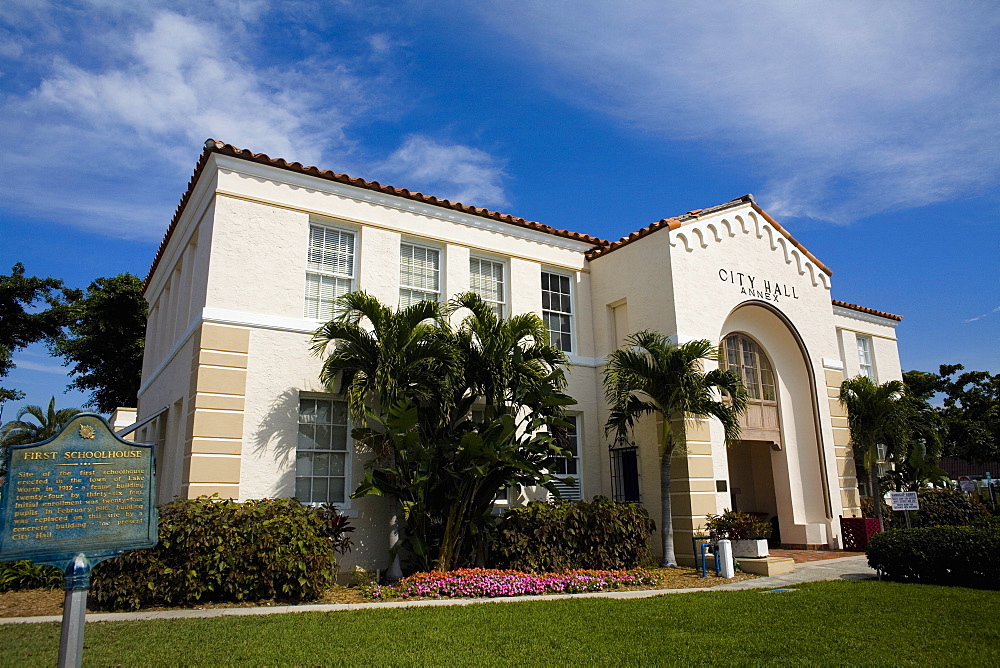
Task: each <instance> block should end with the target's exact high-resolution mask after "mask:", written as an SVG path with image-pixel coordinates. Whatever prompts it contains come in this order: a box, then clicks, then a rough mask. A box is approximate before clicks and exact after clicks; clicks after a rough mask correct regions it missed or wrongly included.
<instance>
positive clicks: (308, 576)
mask: <svg viewBox="0 0 1000 668" xmlns="http://www.w3.org/2000/svg"><path fill="white" fill-rule="evenodd" d="M352 530H353V529H352V528H351V527H350V526H348V525H347V521H346V519H345V518H344V517H343V516H341V515H338V514H337V513H336V511H335V510H333V509H332V508H328V507H322V508H314V507H310V506H304V505H302V504H300V503H299V502H298V501H296V500H295V499H261V500H254V501H247V502H245V503H236V502H233V501H218V500H212V499H209V498H205V497H202V498H200V499H191V500H186V499H182V500H177V501H172V502H170V503H167V504H165V505H163V506H161V507H160V543H159V545H157V546H156V547H155V548H153V549H151V550H135V551H132V552H127V553H125V554H124V555H122V556H121V557H117V558H115V559H109V560H108V561H104V562H102V563H100V564H98V565H97V566H95V567H94V571H93V575H92V578H91V591H90V600H89V603H90V604H91V605H92V606H93V607H94V608H98V609H108V610H135V609H138V608H139V607H140V606H149V605H187V604H192V603H196V602H213V601H262V600H272V599H277V600H283V601H306V600H315V599H316V598H317V597H318V596H319V595H320V593H321V592H322V591H323V590H324V589H325V588H326V587H327V586H329V585H330V584H331V582H332V579H333V576H334V571H335V568H336V553H338V552H339V553H343V552H344V551H346V550H348V549H350V540H349V539H348V537H347V532H349V531H352Z"/></svg>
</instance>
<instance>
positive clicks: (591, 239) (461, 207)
mask: <svg viewBox="0 0 1000 668" xmlns="http://www.w3.org/2000/svg"><path fill="white" fill-rule="evenodd" d="M213 153H219V154H222V155H229V156H232V157H234V158H241V159H243V160H249V161H250V162H256V163H259V164H262V165H269V166H271V167H277V168H279V169H287V170H289V171H292V172H299V173H301V174H308V175H310V176H316V177H318V178H321V179H326V180H328V181H335V182H337V183H344V184H347V185H350V186H355V187H357V188H364V189H365V190H373V191H377V192H382V193H386V194H388V195H394V196H396V197H404V198H406V199H411V200H415V201H418V202H423V203H424V204H430V205H433V206H439V207H442V208H445V209H452V210H453V211H461V212H463V213H467V214H471V215H473V216H481V217H483V218H490V219H492V220H498V221H500V222H503V223H508V224H510V225H516V226H518V227H523V228H526V229H530V230H536V231H538V232H543V233H545V234H551V235H553V236H557V237H563V238H566V239H572V240H574V241H582V242H583V243H587V244H592V245H594V246H606V245H607V244H608V242H607V241H606V240H604V239H601V238H600V237H595V236H591V235H589V234H581V233H580V232H572V231H570V230H560V229H557V228H554V227H550V226H549V225H544V224H542V223H537V222H535V221H532V220H525V219H524V218H519V217H517V216H512V215H510V214H505V213H499V212H497V211H490V210H489V209H484V208H481V207H475V206H469V205H467V204H462V203H461V202H452V201H450V200H447V199H441V198H438V197H434V196H433V195H424V194H423V193H420V192H412V191H410V190H408V189H406V188H395V187H393V186H390V185H386V184H382V183H379V182H378V181H365V180H364V179H359V178H355V177H351V176H348V175H347V174H337V173H335V172H332V171H330V170H321V169H319V168H318V167H315V166H303V165H302V163H299V162H291V163H290V162H288V161H287V160H285V159H284V158H272V157H270V156H268V155H266V154H264V153H253V152H251V151H249V150H247V149H240V148H237V147H235V146H233V145H232V144H226V143H224V142H220V141H215V140H214V139H209V140H208V141H206V142H205V150H204V151H202V154H201V157H200V158H199V159H198V164H197V165H196V166H195V170H194V175H193V176H192V177H191V180H190V181H189V182H188V187H187V190H186V191H185V192H184V194H183V195H182V196H181V201H180V204H178V206H177V209H176V211H175V212H174V215H173V217H172V218H171V220H170V225H169V226H168V227H167V232H166V234H165V235H164V236H163V240H162V241H161V242H160V246H159V248H158V249H157V251H156V257H155V258H154V259H153V264H152V266H151V267H150V268H149V273H148V274H147V275H146V281H145V283H144V285H143V290H145V288H146V286H148V284H149V279H150V278H151V277H152V275H153V272H154V271H155V270H156V267H157V265H158V264H159V262H160V258H161V257H162V255H163V251H164V250H165V249H166V246H167V242H168V241H169V240H170V237H171V236H172V235H173V232H174V228H175V227H176V226H177V222H178V221H179V220H180V217H181V215H182V214H183V213H184V209H185V207H186V206H187V203H188V200H190V198H191V193H192V192H193V190H194V187H195V184H196V183H197V182H198V178H199V177H200V176H201V173H202V171H203V170H204V169H205V165H206V164H207V162H208V159H209V157H210V156H211V155H212V154H213Z"/></svg>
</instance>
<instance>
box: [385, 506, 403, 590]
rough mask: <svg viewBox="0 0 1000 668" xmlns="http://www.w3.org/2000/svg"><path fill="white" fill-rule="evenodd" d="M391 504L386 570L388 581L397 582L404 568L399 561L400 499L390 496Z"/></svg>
mask: <svg viewBox="0 0 1000 668" xmlns="http://www.w3.org/2000/svg"><path fill="white" fill-rule="evenodd" d="M387 502H388V504H389V568H388V569H387V570H386V573H385V579H386V581H388V582H396V581H397V580H400V579H402V577H403V569H402V568H400V563H399V549H400V547H402V546H401V545H400V538H399V513H400V508H399V501H398V500H397V499H396V498H395V497H391V496H390V497H388V499H387Z"/></svg>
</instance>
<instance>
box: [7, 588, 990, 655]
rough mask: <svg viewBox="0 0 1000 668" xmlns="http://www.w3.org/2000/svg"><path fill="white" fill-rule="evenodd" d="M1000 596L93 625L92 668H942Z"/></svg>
mask: <svg viewBox="0 0 1000 668" xmlns="http://www.w3.org/2000/svg"><path fill="white" fill-rule="evenodd" d="M998 616H1000V596H998V595H997V592H991V591H979V590H973V589H960V588H946V587H935V586H929V585H911V584H895V583H889V582H875V581H840V582H818V583H813V584H808V585H801V586H800V587H798V589H797V590H796V591H792V592H788V593H764V592H763V591H760V590H756V591H739V592H699V593H694V594H671V595H666V596H659V597H656V598H649V599H638V600H608V599H578V600H565V601H551V602H537V603H536V602H524V603H499V604H497V603H487V604H483V605H473V606H468V607H457V606H456V607H440V608H413V609H393V610H357V611H348V612H335V613H296V614H287V615H268V616H260V617H235V618H234V617H229V618H215V619H188V620H162V621H151V622H103V623H93V624H88V625H87V630H86V646H85V649H84V662H85V663H86V664H89V665H119V664H121V665H182V664H183V665H212V666H217V665H320V664H323V665H329V664H351V665H358V664H371V665H380V664H381V665H441V664H499V665H507V664H515V663H516V664H527V665H542V664H548V665H552V664H566V663H588V664H646V665H648V664H652V663H657V664H705V663H709V664H726V665H734V664H735V665H746V664H755V665H756V664H781V665H802V664H814V665H866V666H867V665H893V666H898V665H906V664H911V665H916V664H922V665H926V664H931V665H942V664H951V663H955V662H956V661H957V660H958V658H959V657H960V656H962V655H963V654H965V655H967V656H971V655H976V654H978V653H980V652H982V651H984V650H988V649H989V648H995V647H998V646H1000V625H998V624H997V623H996V620H997V618H998ZM0 643H2V645H0V646H2V647H3V648H4V649H3V651H2V653H0V662H2V665H11V666H33V665H38V666H47V665H52V664H54V663H55V660H56V654H57V651H58V644H59V626H58V624H44V625H42V624H24V625H21V624H18V625H10V626H2V627H0Z"/></svg>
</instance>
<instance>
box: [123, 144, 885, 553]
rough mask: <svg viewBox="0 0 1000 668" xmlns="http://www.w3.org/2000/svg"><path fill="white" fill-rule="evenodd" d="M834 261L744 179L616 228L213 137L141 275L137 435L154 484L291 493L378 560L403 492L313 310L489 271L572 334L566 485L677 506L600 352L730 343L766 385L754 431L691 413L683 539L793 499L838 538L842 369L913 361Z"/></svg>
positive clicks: (849, 475)
mask: <svg viewBox="0 0 1000 668" xmlns="http://www.w3.org/2000/svg"><path fill="white" fill-rule="evenodd" d="M830 274H831V272H830V270H829V269H828V268H827V267H826V266H825V265H824V264H823V263H822V262H820V260H818V259H817V258H816V257H814V256H813V255H812V254H811V253H809V251H807V250H806V249H805V248H803V247H802V246H801V245H800V244H798V243H797V242H796V241H795V240H794V239H793V238H792V236H791V235H790V234H789V233H788V232H787V231H786V230H785V229H784V228H782V227H781V225H779V224H778V223H777V222H776V221H774V220H773V219H772V218H771V217H770V216H769V215H768V214H767V213H766V212H764V211H763V210H762V209H761V208H760V207H759V206H758V205H757V204H756V203H755V202H754V201H753V198H752V197H750V196H744V197H741V198H738V199H734V200H732V201H730V202H727V203H725V204H722V205H719V206H715V207H712V208H708V209H702V210H698V211H692V212H689V213H686V214H684V215H681V216H678V217H676V218H670V219H664V220H661V221H659V222H656V223H653V224H652V225H650V226H648V227H646V228H643V229H642V230H639V231H638V232H635V233H633V234H631V235H629V236H628V237H625V238H623V239H621V240H618V241H615V242H607V241H604V240H602V239H598V238H596V237H591V236H588V235H585V234H580V233H576V232H569V231H565V230H557V229H553V228H550V227H548V226H545V225H542V224H539V223H534V222H530V221H525V220H523V219H520V218H516V217H514V216H509V215H503V214H499V213H495V212H491V211H487V210H485V209H477V208H474V207H470V206H464V205H461V204H457V203H452V202H449V201H447V200H438V199H436V198H434V197H431V196H426V195H422V194H420V193H411V192H409V191H407V190H399V189H396V188H393V187H390V186H384V185H380V184H378V183H374V182H366V181H363V180H361V179H353V178H351V177H348V176H345V175H340V174H334V173H333V172H328V171H322V170H319V169H317V168H314V167H303V166H302V165H300V164H298V163H287V162H285V161H284V160H280V159H272V158H269V157H268V156H265V155H260V154H252V153H250V152H249V151H245V150H240V149H237V148H234V147H233V146H230V145H228V144H222V143H217V142H214V141H209V142H208V143H207V144H206V149H205V151H204V153H203V154H202V156H201V159H200V160H199V162H198V165H197V168H196V170H195V174H194V177H193V178H192V180H191V183H190V185H189V188H188V190H187V192H186V193H185V194H184V196H183V198H182V200H181V204H180V206H179V207H178V210H177V213H176V214H175V216H174V218H173V220H172V221H171V223H170V226H169V228H168V230H167V233H166V236H165V237H164V240H163V243H162V244H161V246H160V248H159V250H158V252H157V255H156V258H155V260H154V261H153V266H152V269H151V271H150V274H149V277H148V279H147V284H146V289H145V294H146V298H147V300H148V301H149V304H150V314H149V326H148V332H147V342H146V355H145V360H144V364H143V379H142V387H141V389H140V391H139V406H138V419H139V420H142V419H143V418H144V417H145V416H148V415H151V414H152V413H154V412H156V411H158V410H160V409H162V408H164V407H167V408H168V410H167V411H166V412H165V413H164V414H163V415H161V416H160V417H159V418H158V419H157V420H155V421H153V422H151V423H149V424H147V425H146V426H145V427H144V428H143V429H142V430H141V431H140V432H139V433H138V435H137V438H138V440H157V441H158V442H159V443H160V446H161V447H160V448H159V451H158V452H159V454H158V459H159V464H158V466H159V475H160V483H159V484H160V486H159V489H160V497H161V498H160V501H161V502H162V501H167V500H169V499H171V498H175V497H195V496H199V495H202V494H209V495H210V494H214V493H217V494H219V496H220V497H224V498H236V499H248V498H260V497H273V496H291V495H297V496H299V498H300V499H306V500H313V501H321V500H329V501H331V502H335V503H337V504H339V505H340V506H341V507H342V508H344V510H345V511H346V512H347V513H349V514H350V515H351V516H352V517H353V518H354V520H353V524H355V525H356V526H357V527H358V530H357V531H356V532H355V534H354V538H355V543H356V545H355V548H354V550H353V552H352V553H351V554H350V555H348V557H347V559H346V560H345V563H346V564H347V565H350V564H352V563H359V564H362V565H365V566H368V567H383V566H384V565H385V562H386V561H387V546H386V540H385V527H386V524H387V517H386V504H385V503H384V501H382V500H381V499H378V498H364V499H355V500H351V499H350V498H349V495H350V492H351V491H352V490H353V485H354V484H356V482H357V481H358V480H359V479H360V476H361V474H362V467H363V461H362V458H361V457H360V456H358V455H356V454H355V453H354V452H353V451H352V444H351V441H350V435H349V428H348V425H347V421H346V417H345V410H344V407H343V404H342V403H340V402H339V401H338V399H337V397H332V396H329V395H327V394H324V391H323V388H322V387H321V385H320V383H319V381H318V379H317V374H318V371H319V364H320V362H319V360H318V359H317V358H315V357H313V356H311V355H310V353H309V340H310V336H311V334H312V332H313V331H314V330H315V329H316V327H317V326H318V325H319V324H320V322H322V321H323V320H325V319H327V318H328V317H329V315H330V314H331V303H332V300H333V299H334V298H335V297H336V296H338V295H340V294H343V293H345V292H347V291H350V290H365V291H367V292H369V293H371V294H373V295H374V296H376V297H378V298H379V299H380V300H381V301H382V302H384V303H388V304H397V303H400V302H401V301H402V302H406V301H408V300H411V299H420V298H434V299H440V300H447V299H449V298H451V297H452V296H454V295H456V294H458V293H461V292H465V291H468V290H470V289H474V290H476V291H477V292H480V294H483V295H484V296H485V297H487V298H488V299H490V300H492V301H493V302H494V303H496V304H497V307H498V308H499V309H502V311H503V312H504V313H506V314H508V315H509V314H513V313H522V312H534V313H537V314H538V315H540V316H542V317H543V318H544V319H545V320H546V322H547V323H548V324H549V328H550V331H551V332H552V334H553V340H554V341H556V342H557V343H558V344H559V345H560V346H561V347H562V348H563V349H564V350H565V351H566V352H567V354H568V356H569V359H570V361H571V367H570V369H569V374H568V375H569V388H568V392H569V394H571V395H572V396H573V397H574V398H575V399H576V400H577V401H578V402H579V403H578V404H577V405H576V406H574V407H573V416H574V419H575V420H576V424H577V430H576V434H577V436H576V446H577V457H575V458H574V459H573V460H571V461H567V462H565V463H564V464H565V467H566V471H567V472H569V473H571V474H572V473H576V474H577V475H578V483H577V485H576V486H568V487H567V493H568V494H569V495H571V496H573V495H580V496H583V497H586V498H590V497H592V496H594V495H597V494H603V495H606V496H612V497H616V498H620V499H628V500H641V502H642V503H644V504H645V505H646V507H647V508H648V510H649V512H650V514H651V515H652V516H653V517H654V518H655V517H658V515H659V510H660V509H659V482H658V478H657V476H658V474H659V473H658V472H659V465H658V457H659V454H658V452H657V448H656V441H655V438H654V433H653V431H654V428H655V425H654V424H653V423H652V422H651V421H650V423H649V424H647V425H645V426H644V429H640V430H639V433H638V434H637V443H638V446H637V448H635V449H631V450H616V451H609V448H608V441H607V439H606V438H605V437H604V432H603V424H604V421H605V419H606V417H607V411H606V406H605V403H604V400H603V390H602V386H601V372H602V364H603V359H604V357H605V355H607V354H608V353H609V352H610V351H611V350H613V349H614V348H616V347H617V346H618V345H619V343H620V342H621V341H622V340H623V338H624V337H625V336H627V335H628V334H630V333H633V332H635V331H638V330H641V329H653V330H657V331H659V332H661V333H663V334H667V335H672V336H674V337H675V338H676V339H677V340H679V341H681V342H684V341H689V340H692V339H701V338H707V339H710V340H712V341H719V342H721V343H722V344H723V345H724V346H725V348H726V350H727V363H728V364H729V365H730V366H731V368H734V369H738V370H739V371H740V372H741V373H743V375H744V378H745V379H746V380H747V383H748V386H749V387H750V389H751V394H752V395H753V397H754V398H753V400H752V402H751V409H750V410H749V411H748V413H747V417H746V424H745V426H744V438H745V440H744V441H743V442H742V443H741V444H740V445H738V446H736V447H733V448H726V447H725V445H724V443H723V439H722V429H721V426H720V425H719V424H717V423H712V422H703V423H699V424H697V425H695V426H694V427H693V428H689V430H688V439H689V442H688V447H687V453H686V454H685V455H684V456H682V457H680V458H678V460H677V461H676V462H675V463H674V476H675V480H674V482H673V490H674V499H673V507H674V512H675V519H674V528H675V532H676V533H675V539H676V540H675V542H676V546H677V551H678V557H679V558H680V559H681V560H682V561H684V560H687V561H690V560H691V559H692V548H691V540H690V536H691V534H692V532H694V531H696V530H697V529H698V528H699V527H701V526H702V525H703V522H704V518H705V515H706V514H708V513H719V512H721V511H722V510H724V509H726V508H733V507H735V508H738V509H740V510H746V511H753V512H760V513H767V514H768V516H777V518H778V520H777V522H778V525H779V528H780V535H781V541H782V543H784V544H786V545H789V546H797V547H809V548H823V547H832V548H838V547H840V535H839V531H840V529H839V522H838V518H839V516H840V515H845V516H850V515H853V514H860V513H858V504H859V500H858V488H857V479H856V477H855V466H854V462H853V459H852V455H851V453H850V451H849V448H848V447H847V444H848V441H849V432H848V429H847V419H846V417H845V414H844V411H843V409H842V407H841V406H840V404H839V402H838V400H837V390H838V388H839V386H840V383H841V382H842V380H843V379H844V378H845V377H851V376H854V375H857V374H858V373H867V374H869V375H871V376H872V377H873V378H875V379H876V380H877V381H878V382H882V381H885V380H888V379H898V378H900V377H901V372H900V366H899V358H898V354H897V350H896V338H895V327H896V326H897V325H898V323H899V321H900V316H896V315H892V314H890V313H884V312H881V311H876V310H873V309H870V308H865V307H861V306H856V305H853V304H849V303H845V302H839V301H836V300H832V299H831V294H830Z"/></svg>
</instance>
